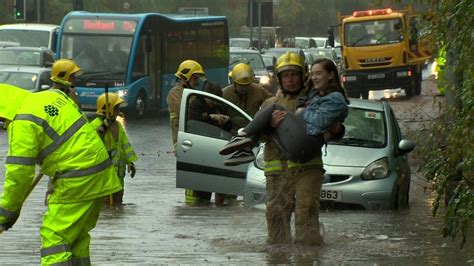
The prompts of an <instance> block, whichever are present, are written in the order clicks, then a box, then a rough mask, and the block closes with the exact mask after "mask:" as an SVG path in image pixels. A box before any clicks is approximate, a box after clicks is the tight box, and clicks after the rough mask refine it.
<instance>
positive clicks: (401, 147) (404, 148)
mask: <svg viewBox="0 0 474 266" xmlns="http://www.w3.org/2000/svg"><path fill="white" fill-rule="evenodd" d="M415 146H416V144H415V142H413V141H412V140H409V139H402V140H400V142H399V143H398V154H397V155H404V154H407V153H409V152H411V151H413V150H414V149H415Z"/></svg>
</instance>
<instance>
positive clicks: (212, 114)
mask: <svg viewBox="0 0 474 266" xmlns="http://www.w3.org/2000/svg"><path fill="white" fill-rule="evenodd" d="M186 106H187V114H186V122H185V132H187V133H192V134H196V135H201V136H206V137H211V138H216V139H222V140H230V138H231V137H232V135H233V134H235V133H237V130H238V129H239V128H240V127H241V124H240V123H233V122H232V121H234V120H237V121H238V120H242V121H246V122H248V119H247V118H245V117H244V116H243V115H242V114H240V113H237V112H232V113H230V112H229V111H228V110H230V107H229V106H228V105H227V104H226V103H224V102H222V101H219V100H217V99H214V98H211V97H207V96H204V95H194V96H191V97H189V98H188V103H187V104H186Z"/></svg>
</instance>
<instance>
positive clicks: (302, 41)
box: [295, 37, 319, 49]
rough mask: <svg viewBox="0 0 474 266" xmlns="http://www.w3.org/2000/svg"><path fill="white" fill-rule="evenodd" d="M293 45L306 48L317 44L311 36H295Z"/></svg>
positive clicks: (314, 46)
mask: <svg viewBox="0 0 474 266" xmlns="http://www.w3.org/2000/svg"><path fill="white" fill-rule="evenodd" d="M295 47H296V48H301V49H307V48H316V47H319V46H318V45H317V44H316V41H315V40H313V38H310V37H295Z"/></svg>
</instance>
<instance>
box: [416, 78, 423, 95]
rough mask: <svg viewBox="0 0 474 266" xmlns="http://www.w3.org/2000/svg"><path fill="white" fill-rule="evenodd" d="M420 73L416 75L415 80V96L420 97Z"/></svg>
mask: <svg viewBox="0 0 474 266" xmlns="http://www.w3.org/2000/svg"><path fill="white" fill-rule="evenodd" d="M421 81H422V77H421V73H420V74H419V75H418V77H417V78H416V80H415V95H420V94H421Z"/></svg>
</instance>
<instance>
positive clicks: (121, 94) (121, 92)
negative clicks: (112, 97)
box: [117, 89, 128, 99]
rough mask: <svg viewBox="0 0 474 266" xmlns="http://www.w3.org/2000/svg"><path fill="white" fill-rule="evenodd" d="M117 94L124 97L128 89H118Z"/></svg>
mask: <svg viewBox="0 0 474 266" xmlns="http://www.w3.org/2000/svg"><path fill="white" fill-rule="evenodd" d="M117 94H118V96H119V97H120V98H122V99H125V98H126V97H127V96H128V89H122V90H118V91H117Z"/></svg>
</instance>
